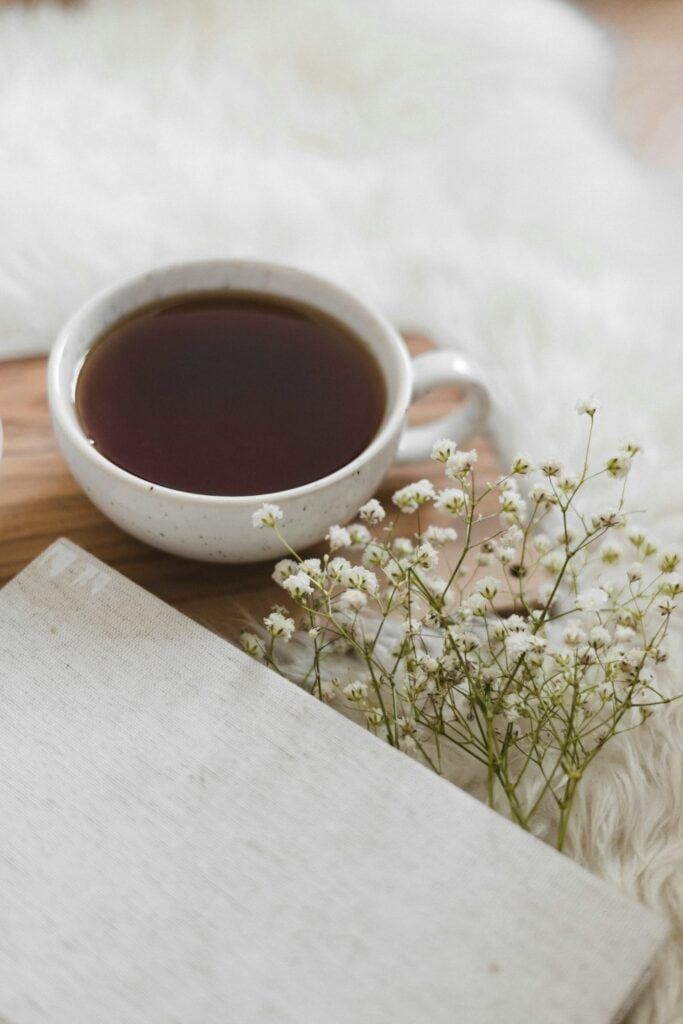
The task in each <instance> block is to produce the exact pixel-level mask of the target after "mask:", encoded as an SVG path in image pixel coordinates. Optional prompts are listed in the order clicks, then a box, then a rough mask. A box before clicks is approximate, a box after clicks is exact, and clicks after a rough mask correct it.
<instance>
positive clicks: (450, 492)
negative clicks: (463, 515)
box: [434, 487, 467, 516]
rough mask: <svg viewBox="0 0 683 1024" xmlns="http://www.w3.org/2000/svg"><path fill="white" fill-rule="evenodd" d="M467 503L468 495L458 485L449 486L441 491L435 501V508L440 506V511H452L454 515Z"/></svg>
mask: <svg viewBox="0 0 683 1024" xmlns="http://www.w3.org/2000/svg"><path fill="white" fill-rule="evenodd" d="M466 505H467V495H466V494H465V492H464V491H461V490H460V488H458V487H447V488H446V489H445V490H443V491H439V493H438V495H437V497H436V500H435V502H434V506H435V508H438V510H439V511H440V512H450V514H451V515H453V516H457V515H459V514H460V512H462V511H463V509H464V508H465V506H466Z"/></svg>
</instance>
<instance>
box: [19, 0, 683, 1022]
mask: <svg viewBox="0 0 683 1024" xmlns="http://www.w3.org/2000/svg"><path fill="white" fill-rule="evenodd" d="M611 67H612V62H611V55H610V53H609V50H608V47H607V44H606V41H605V40H604V39H603V38H602V37H601V35H600V34H599V33H598V31H597V30H596V29H594V28H593V27H592V26H591V25H590V24H589V23H588V22H586V21H584V20H583V19H582V18H581V17H580V16H579V15H578V14H577V13H576V12H575V11H574V10H573V9H571V8H570V7H568V6H566V5H564V4H561V3H559V2H554V0H457V2H456V0H453V2H451V3H445V2H443V0H422V2H421V3H420V4H416V3H413V2H411V0H371V2H367V0H326V2H325V3H320V0H296V2H295V0H290V2H285V0H231V2H230V3H226V2H224V0H145V3H135V2H133V0H92V2H90V3H88V4H85V5H84V6H83V7H80V8H79V7H77V8H74V9H70V10H69V11H67V12H64V11H61V10H59V9H58V8H56V7H52V6H48V5H35V6H32V7H30V8H25V9H18V8H15V7H2V9H0V146H1V150H0V244H1V252H0V346H1V350H2V353H3V354H5V355H10V354H16V353H29V352H36V351H41V350H44V349H46V348H47V347H48V345H49V343H50V340H51V339H52V337H53V336H54V334H55V332H56V330H57V328H58V327H59V325H60V324H61V322H62V321H63V320H64V319H65V318H66V316H67V315H68V314H69V313H70V311H71V310H72V309H73V308H74V307H76V306H77V305H78V304H79V303H80V302H81V301H82V300H83V299H84V298H85V297H87V296H88V295H89V294H90V293H91V292H92V291H93V290H95V289H96V288H98V287H100V286H102V285H104V284H106V283H108V282H109V281H111V280H112V279H114V278H116V277H120V276H123V275H127V274H130V273H133V272H135V271H137V270H139V269H143V268H146V267H148V266H150V265H152V264H157V263H160V262H168V261H172V260H175V259H185V258H189V257H199V256H202V257H204V256H210V255H220V256H224V255H253V256H260V257H265V258H275V259H281V260H285V261H288V262H292V263H297V264H300V265H303V266H306V267H309V268H311V269H313V270H316V271H318V272H321V273H323V274H326V275H328V276H331V277H333V278H335V279H337V280H338V281H340V282H341V283H343V284H345V285H346V286H348V287H351V288H354V289H357V290H358V291H360V292H361V293H363V294H365V295H366V296H367V297H369V298H370V299H372V300H374V301H375V302H376V303H377V304H378V305H380V306H382V307H383V308H384V309H385V310H386V311H387V312H388V313H389V314H390V315H391V316H393V317H394V318H395V320H396V322H397V323H398V324H399V325H401V326H403V327H406V326H413V327H418V328H420V329H422V330H427V331H430V332H432V333H433V334H434V336H435V337H437V338H438V339H439V340H441V341H442V343H444V344H458V345H462V346H463V347H465V348H466V349H468V350H469V351H470V352H472V353H473V354H474V355H475V356H476V358H477V359H478V361H479V362H480V364H481V365H482V366H483V368H484V369H485V371H486V372H487V373H488V375H489V379H490V382H491V384H492V386H493V387H494V390H495V392H496V398H497V412H496V418H497V426H498V437H499V440H500V445H501V448H502V450H503V452H504V454H507V455H509V454H510V453H511V452H512V451H513V450H514V449H517V448H525V449H528V450H531V451H532V452H536V453H537V454H539V455H543V454H547V453H549V452H557V451H560V452H565V451H567V450H569V449H571V441H570V440H568V439H567V438H568V432H569V430H571V428H573V426H574V422H573V418H572V411H571V410H572V406H573V402H574V400H575V398H576V397H577V396H579V395H581V394H584V393H587V392H588V393H589V392H597V393H598V394H599V396H600V398H601V399H602V402H603V405H604V407H605V408H606V414H605V416H604V417H603V428H602V429H603V431H604V434H605V436H606V437H610V436H611V437H612V438H614V436H615V434H616V435H620V434H622V433H624V432H629V433H633V434H636V435H638V436H639V437H640V438H641V439H642V440H643V442H644V444H645V446H646V448H647V462H645V463H644V467H645V469H644V470H643V471H642V472H641V478H642V480H643V483H642V486H641V489H640V492H639V494H638V495H637V498H636V503H637V504H639V506H641V507H643V508H647V509H648V511H649V517H650V520H651V521H653V522H654V524H655V526H656V527H657V529H658V531H659V533H660V534H661V535H662V536H664V537H665V538H666V539H667V540H668V541H669V542H671V541H680V539H681V507H682V505H683V473H681V461H682V459H681V455H682V447H681V436H682V432H681V429H680V412H679V399H680V381H681V375H682V373H683V344H682V340H683V339H682V338H681V333H682V330H683V289H681V287H680V281H681V272H682V270H683V265H682V261H681V244H680V241H681V238H682V237H683V204H682V203H681V180H680V178H679V177H677V176H676V175H674V174H671V173H669V174H666V173H664V172H658V171H655V170H653V169H648V168H647V167H645V166H644V165H643V164H642V163H640V162H639V161H638V160H637V158H636V157H635V156H634V155H633V154H631V153H629V152H628V151H627V149H626V148H625V146H624V144H623V143H622V142H621V141H620V140H619V138H618V137H616V135H615V133H614V132H613V130H612V129H611V127H610V125H609V123H608V121H607V117H606V113H605V111H606V107H607V102H606V101H607V96H608V90H609V81H610V74H611ZM0 372H1V371H0ZM673 647H674V654H676V653H677V655H678V657H677V658H676V657H675V658H674V659H673V663H674V665H676V664H678V665H680V664H681V661H680V657H681V654H682V653H683V651H682V650H681V644H680V642H679V643H678V645H677V647H676V645H675V644H674V645H673ZM679 679H680V677H679ZM671 686H672V687H673V688H677V687H679V688H683V680H680V681H679V682H678V683H677V682H676V678H675V673H674V674H673V676H672V679H671ZM682 737H683V718H682V716H681V714H679V713H678V712H677V711H674V712H671V713H668V714H664V715H660V717H659V718H658V719H655V720H654V722H653V724H652V727H651V728H649V729H644V730H642V731H641V733H640V734H636V735H635V736H634V737H632V738H631V739H629V740H628V742H624V743H622V744H621V746H620V747H618V749H617V750H616V751H614V752H613V753H612V754H611V755H610V754H607V755H606V756H605V758H604V763H603V765H602V768H600V767H598V769H597V770H596V771H595V772H593V774H592V777H591V778H590V780H589V781H588V782H587V784H586V794H585V797H584V799H583V802H582V803H581V805H580V806H579V807H578V808H577V811H576V820H575V828H574V840H573V848H572V852H573V853H574V855H575V856H577V857H578V858H580V859H581V860H583V861H584V862H585V863H586V864H588V865H589V866H590V867H591V868H592V869H593V870H595V871H596V872H598V873H600V874H602V875H603V876H605V877H607V878H610V879H613V880H614V881H615V882H616V883H617V884H618V885H619V886H621V887H622V888H623V889H625V890H626V891H629V892H631V893H633V894H635V895H636V896H638V897H639V898H641V899H643V900H644V901H645V902H647V903H649V904H651V905H652V906H654V907H657V908H659V909H660V910H662V911H663V912H664V913H666V914H668V915H669V917H670V918H671V920H672V921H673V923H674V926H675V927H676V928H677V929H678V935H677V938H676V939H675V941H672V943H671V945H670V947H669V950H668V952H667V954H666V956H665V957H664V959H663V961H662V965H661V968H660V971H659V974H658V977H657V980H656V984H655V986H654V987H653V989H652V992H651V993H650V995H649V996H648V998H647V999H646V1000H645V1002H644V1003H643V1005H642V1007H641V1008H640V1009H639V1010H638V1011H636V1013H635V1015H634V1016H633V1018H632V1019H633V1021H634V1022H635V1021H637V1022H638V1024H645V1022H646V1021H647V1022H657V1024H665V1022H666V1024H673V1022H674V1021H683V820H682V817H683V816H682V815H681V813H680V806H681V801H682V799H683V738H682ZM615 969H618V965H616V967H615Z"/></svg>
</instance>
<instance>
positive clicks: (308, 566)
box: [299, 558, 323, 583]
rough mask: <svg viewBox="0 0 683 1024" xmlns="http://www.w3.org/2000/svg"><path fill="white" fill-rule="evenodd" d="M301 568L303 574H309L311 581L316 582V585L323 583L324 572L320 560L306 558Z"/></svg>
mask: <svg viewBox="0 0 683 1024" xmlns="http://www.w3.org/2000/svg"><path fill="white" fill-rule="evenodd" d="M299 568H300V569H301V570H302V571H303V572H305V573H308V575H309V576H310V577H311V579H312V580H315V581H316V583H317V582H319V581H321V580H322V578H323V570H322V565H321V562H320V559H319V558H304V560H303V562H301V564H300V566H299Z"/></svg>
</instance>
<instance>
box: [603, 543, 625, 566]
mask: <svg viewBox="0 0 683 1024" xmlns="http://www.w3.org/2000/svg"><path fill="white" fill-rule="evenodd" d="M623 553H624V552H623V548H621V547H620V546H619V545H618V544H614V543H612V541H608V542H607V543H605V544H602V545H601V547H600V558H601V559H602V561H603V562H605V563H606V564H607V565H613V564H614V563H615V562H618V561H619V559H620V558H621V556H622V554H623Z"/></svg>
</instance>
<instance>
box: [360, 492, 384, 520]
mask: <svg viewBox="0 0 683 1024" xmlns="http://www.w3.org/2000/svg"><path fill="white" fill-rule="evenodd" d="M358 514H359V516H360V517H361V519H364V520H365V522H366V523H381V522H382V520H383V519H384V517H385V516H386V512H385V511H384V509H383V507H382V505H381V504H380V503H379V501H378V500H377V498H370V501H366V502H365V504H364V505H363V506H361V509H360V511H359V513H358Z"/></svg>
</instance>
